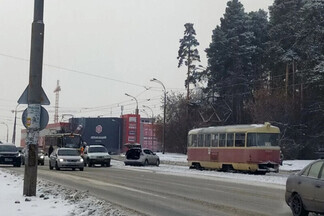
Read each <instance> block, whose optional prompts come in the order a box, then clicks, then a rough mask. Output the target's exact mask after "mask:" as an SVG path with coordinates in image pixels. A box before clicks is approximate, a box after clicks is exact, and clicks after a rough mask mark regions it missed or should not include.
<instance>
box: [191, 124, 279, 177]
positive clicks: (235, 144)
mask: <svg viewBox="0 0 324 216" xmlns="http://www.w3.org/2000/svg"><path fill="white" fill-rule="evenodd" d="M279 134H280V130H279V128H278V127H275V126H272V125H270V123H267V122H266V123H265V124H251V125H229V126H218V127H208V128H197V129H193V130H190V131H189V134H188V152H187V155H188V162H189V166H190V168H196V169H217V170H225V171H228V170H238V171H244V172H253V173H261V174H264V173H266V172H278V171H279V164H280V147H279V141H278V140H279Z"/></svg>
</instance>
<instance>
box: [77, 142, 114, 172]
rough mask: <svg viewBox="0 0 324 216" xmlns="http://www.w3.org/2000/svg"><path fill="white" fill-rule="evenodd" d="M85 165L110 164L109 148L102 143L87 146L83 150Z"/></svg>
mask: <svg viewBox="0 0 324 216" xmlns="http://www.w3.org/2000/svg"><path fill="white" fill-rule="evenodd" d="M82 157H83V160H84V166H86V165H88V166H89V167H91V166H93V165H95V164H101V166H107V167H109V166H110V160H111V156H110V155H109V154H108V150H107V149H106V148H105V147H104V146H102V145H90V146H87V147H86V149H85V150H84V152H83V156H82Z"/></svg>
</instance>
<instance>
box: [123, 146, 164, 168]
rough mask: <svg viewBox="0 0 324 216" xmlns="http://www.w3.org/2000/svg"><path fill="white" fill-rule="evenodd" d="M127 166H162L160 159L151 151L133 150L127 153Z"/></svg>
mask: <svg viewBox="0 0 324 216" xmlns="http://www.w3.org/2000/svg"><path fill="white" fill-rule="evenodd" d="M124 163H125V165H138V166H147V165H155V166H159V165H160V158H159V156H157V155H156V154H155V153H154V152H152V151H151V150H149V149H141V148H132V149H129V150H128V151H127V152H126V159H125V161H124Z"/></svg>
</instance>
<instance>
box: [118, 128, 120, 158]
mask: <svg viewBox="0 0 324 216" xmlns="http://www.w3.org/2000/svg"><path fill="white" fill-rule="evenodd" d="M118 155H120V124H119V122H118Z"/></svg>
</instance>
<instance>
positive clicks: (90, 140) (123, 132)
mask: <svg viewBox="0 0 324 216" xmlns="http://www.w3.org/2000/svg"><path fill="white" fill-rule="evenodd" d="M151 120H152V119H145V118H143V119H141V118H140V115H134V114H127V115H122V116H121V118H106V117H105V118H70V119H69V122H60V123H53V124H48V125H47V127H46V128H45V129H44V130H42V131H40V136H39V141H38V146H39V148H41V149H43V150H45V151H47V149H48V146H46V145H45V136H46V135H51V134H58V133H77V134H80V135H81V136H82V140H83V142H86V144H87V145H94V144H99V145H104V146H105V147H106V148H107V149H108V151H109V152H110V153H112V154H115V153H119V152H125V151H126V150H127V148H126V147H125V144H126V143H139V144H141V146H142V147H143V148H148V149H151V150H153V151H161V143H159V142H158V141H157V138H156V136H155V126H154V124H153V122H152V121H151ZM26 136H27V130H26V129H23V130H22V131H21V141H20V145H21V146H25V144H26V143H25V139H26Z"/></svg>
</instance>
